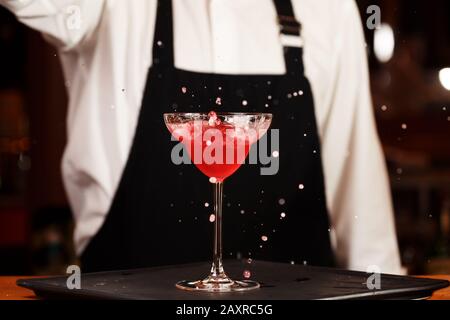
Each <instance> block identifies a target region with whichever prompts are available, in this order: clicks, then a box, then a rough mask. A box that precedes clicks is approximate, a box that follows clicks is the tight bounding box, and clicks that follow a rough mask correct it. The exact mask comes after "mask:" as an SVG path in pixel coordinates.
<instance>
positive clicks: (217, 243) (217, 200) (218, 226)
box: [210, 181, 227, 281]
mask: <svg viewBox="0 0 450 320" xmlns="http://www.w3.org/2000/svg"><path fill="white" fill-rule="evenodd" d="M222 202H223V182H222V181H220V182H217V183H215V184H214V215H215V218H216V219H215V221H214V255H213V263H212V268H211V275H210V277H211V278H212V279H217V280H219V281H220V280H221V279H225V278H227V276H226V274H225V272H224V270H223V264H222Z"/></svg>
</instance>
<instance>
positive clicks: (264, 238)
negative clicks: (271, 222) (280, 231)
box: [261, 236, 269, 242]
mask: <svg viewBox="0 0 450 320" xmlns="http://www.w3.org/2000/svg"><path fill="white" fill-rule="evenodd" d="M261 240H262V241H264V242H267V241H268V240H269V238H268V237H267V236H262V237H261Z"/></svg>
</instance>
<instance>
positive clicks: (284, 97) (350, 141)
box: [0, 0, 401, 273]
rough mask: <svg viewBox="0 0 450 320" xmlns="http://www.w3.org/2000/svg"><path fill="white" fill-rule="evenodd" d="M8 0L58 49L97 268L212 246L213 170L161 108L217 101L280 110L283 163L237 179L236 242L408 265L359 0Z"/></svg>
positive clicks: (396, 268)
mask: <svg viewBox="0 0 450 320" xmlns="http://www.w3.org/2000/svg"><path fill="white" fill-rule="evenodd" d="M0 4H2V5H3V6H5V7H6V8H8V9H10V10H11V11H12V12H13V13H14V14H15V15H16V16H17V18H18V19H19V20H20V21H22V22H23V23H24V24H26V25H28V26H30V27H31V28H34V29H36V30H38V31H40V32H42V33H43V35H44V37H45V38H46V39H47V40H48V41H50V42H51V43H52V44H54V45H55V46H56V47H57V48H58V50H59V56H60V58H61V62H62V65H63V70H64V75H65V79H66V81H67V83H68V84H69V85H68V91H69V101H70V102H69V110H68V118H67V122H68V141H67V146H66V149H65V153H64V157H63V161H62V171H63V176H64V182H65V187H66V190H67V194H68V198H69V200H70V204H71V207H72V210H73V214H74V218H75V221H76V228H75V234H74V240H75V246H76V250H77V254H78V255H79V257H80V259H81V262H82V268H83V270H84V271H103V270H111V269H126V268H137V267H146V266H157V265H168V264H178V263H185V262H190V261H197V260H207V259H208V258H209V252H210V247H211V244H212V240H211V241H209V240H208V237H207V234H208V233H209V232H210V231H211V229H212V227H211V226H210V222H209V221H208V217H209V214H210V213H211V212H210V211H211V207H210V206H209V203H211V202H212V201H211V199H209V198H208V196H209V195H210V192H209V189H208V186H207V183H205V179H206V178H205V177H204V176H202V174H201V173H200V172H198V171H196V169H195V167H194V166H189V165H184V166H176V165H175V164H173V163H172V162H171V161H170V150H171V148H172V147H173V142H172V141H171V139H170V134H169V132H168V131H167V129H166V128H165V126H164V122H163V114H164V113H167V112H209V111H211V110H215V111H217V112H220V111H233V112H266V113H272V114H273V115H274V123H273V127H274V128H276V129H279V131H280V150H279V153H278V152H277V154H276V155H274V156H276V157H279V158H280V169H279V172H278V174H277V175H275V176H271V177H261V176H260V175H259V172H260V171H259V170H258V168H255V167H254V166H243V167H242V168H241V169H240V171H239V172H238V173H237V174H236V175H234V176H233V177H231V178H230V179H229V180H227V182H226V189H225V196H226V197H225V200H224V204H225V208H224V210H225V216H224V237H225V241H224V244H225V246H226V247H225V248H224V249H225V252H226V254H227V256H228V257H230V258H235V257H248V258H254V259H264V260H273V261H280V262H288V263H289V262H291V263H302V264H311V265H318V266H338V267H343V268H348V269H354V270H362V271H366V270H367V268H368V267H371V266H377V267H379V268H380V269H381V271H382V272H386V273H400V272H401V268H400V259H399V252H398V245H397V240H396V234H395V225H394V217H393V209H392V203H391V198H390V191H389V182H388V176H387V172H386V167H385V161H384V157H383V153H382V149H381V146H380V142H379V139H378V136H377V132H376V127H375V121H374V115H373V109H372V104H371V97H370V90H369V77H368V67H367V60H366V49H365V43H364V35H363V31H362V27H361V21H360V17H359V14H358V10H357V6H356V4H355V2H354V0H321V1H316V0H290V1H289V0H159V1H157V0H142V1H114V0H0ZM217 98H221V100H220V103H217ZM206 181H207V179H206ZM262 235H263V236H262ZM261 236H262V237H261ZM261 239H263V240H261Z"/></svg>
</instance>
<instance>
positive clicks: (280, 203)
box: [278, 198, 286, 206]
mask: <svg viewBox="0 0 450 320" xmlns="http://www.w3.org/2000/svg"><path fill="white" fill-rule="evenodd" d="M278 204H279V205H280V206H284V205H285V204H286V200H285V199H283V198H281V199H280V200H278Z"/></svg>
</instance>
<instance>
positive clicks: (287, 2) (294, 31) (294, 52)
mask: <svg viewBox="0 0 450 320" xmlns="http://www.w3.org/2000/svg"><path fill="white" fill-rule="evenodd" d="M273 2H274V4H275V8H276V10H277V15H278V24H279V26H280V39H281V42H282V45H283V47H284V61H285V64H286V73H287V74H288V75H291V76H301V75H303V73H304V65H303V48H302V47H303V40H302V38H301V30H302V25H301V23H300V22H299V21H298V20H297V18H296V17H295V14H294V9H293V7H292V1H291V0H273Z"/></svg>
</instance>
